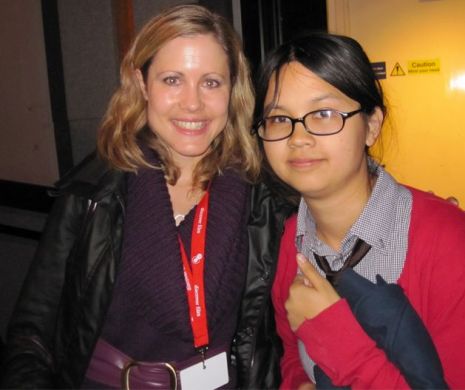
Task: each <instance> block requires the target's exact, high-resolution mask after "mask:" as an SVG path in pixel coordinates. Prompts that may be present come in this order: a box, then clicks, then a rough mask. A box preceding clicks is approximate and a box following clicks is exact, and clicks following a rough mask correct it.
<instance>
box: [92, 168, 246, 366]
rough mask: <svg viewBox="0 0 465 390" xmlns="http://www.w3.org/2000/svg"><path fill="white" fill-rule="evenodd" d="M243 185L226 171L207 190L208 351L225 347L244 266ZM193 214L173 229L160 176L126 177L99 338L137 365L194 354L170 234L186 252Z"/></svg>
mask: <svg viewBox="0 0 465 390" xmlns="http://www.w3.org/2000/svg"><path fill="white" fill-rule="evenodd" d="M248 191H249V186H248V185H247V184H246V183H245V182H244V181H243V180H242V179H240V178H239V177H238V176H237V175H236V174H235V173H233V172H232V171H227V172H225V173H224V174H222V175H220V176H218V177H216V178H215V179H214V180H213V182H212V184H211V192H210V205H209V215H208V225H207V239H206V251H205V259H206V260H205V294H206V307H207V321H208V329H209V336H210V348H216V347H225V348H226V349H229V348H230V345H231V342H232V339H233V336H234V332H235V329H236V325H237V315H238V309H239V303H240V300H241V296H242V289H243V286H244V282H245V274H246V267H247V231H246V222H247V205H248ZM194 214H195V208H194V209H193V210H191V212H190V213H189V214H188V215H187V216H186V219H185V220H184V221H183V222H182V223H181V225H180V226H179V227H178V228H177V227H176V226H175V222H174V219H173V213H172V206H171V201H170V198H169V194H168V189H167V186H166V182H165V179H164V175H163V171H161V170H154V169H140V170H139V172H138V174H129V175H128V194H127V209H126V215H125V224H124V238H123V250H122V259H121V263H120V265H119V273H118V277H117V280H116V284H115V288H114V293H113V298H112V303H111V305H110V308H109V310H108V313H107V316H106V319H105V323H104V326H103V330H102V334H101V337H102V338H103V339H105V340H106V341H107V342H109V343H110V344H112V345H113V346H115V347H116V348H118V349H120V350H121V351H122V352H124V353H125V354H127V355H129V356H131V357H132V358H134V359H136V360H145V361H182V360H185V359H187V358H190V357H192V356H194V355H195V354H196V353H197V352H195V350H194V343H193V336H192V330H191V325H190V321H189V311H188V304H187V295H186V289H185V281H184V277H183V270H182V261H181V255H180V249H179V245H178V241H177V234H178V231H179V234H180V235H181V238H182V240H183V242H184V245H185V248H186V252H187V253H190V241H191V229H192V225H193V218H194Z"/></svg>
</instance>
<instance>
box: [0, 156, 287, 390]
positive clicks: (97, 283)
mask: <svg viewBox="0 0 465 390" xmlns="http://www.w3.org/2000/svg"><path fill="white" fill-rule="evenodd" d="M125 192H126V180H125V175H124V173H121V172H117V171H113V170H109V169H108V168H107V167H106V166H105V165H104V164H103V163H102V162H101V161H99V160H98V159H97V158H95V156H90V157H89V158H87V159H86V160H85V161H83V163H81V164H80V165H79V166H78V167H77V168H76V169H74V170H73V171H72V172H71V173H70V174H68V175H67V176H66V177H65V178H64V179H63V180H61V181H60V182H59V183H58V184H57V191H56V195H57V199H56V201H55V204H54V207H53V209H52V211H51V213H50V216H49V218H48V221H47V224H46V227H45V230H44V232H43V235H42V239H41V242H40V244H39V247H38V250H37V253H36V258H35V260H34V261H33V263H32V265H31V268H30V271H29V273H28V275H27V277H26V281H25V284H24V286H23V289H22V291H21V294H20V296H19V299H18V302H17V305H16V308H15V311H14V313H13V315H12V319H11V322H10V325H9V328H8V334H7V348H6V356H5V360H4V363H3V367H2V370H1V372H2V378H1V384H2V386H3V387H7V388H51V387H55V388H78V387H79V386H80V384H81V382H82V380H83V378H84V375H85V372H86V369H87V366H88V364H89V360H90V358H91V355H92V351H93V348H94V346H95V343H96V341H97V339H98V337H99V334H100V332H101V327H102V323H103V319H104V316H105V314H106V311H107V309H108V307H109V304H110V301H111V296H112V288H113V285H114V281H115V276H116V273H117V270H118V263H119V260H120V251H121V242H122V229H123V220H124V213H125V204H124V198H125ZM251 201H252V202H251V210H250V224H249V243H250V260H249V268H248V276H247V286H246V289H245V292H244V299H243V304H242V308H241V316H240V324H239V328H238V332H237V337H236V339H235V343H234V346H233V350H234V351H235V355H236V364H237V368H238V374H239V378H238V379H239V384H240V385H241V387H242V388H248V389H266V388H268V389H269V388H277V387H278V384H279V362H278V359H279V356H280V354H281V347H280V342H279V340H278V338H277V336H276V333H275V331H274V320H273V314H272V311H271V302H270V296H269V292H270V289H271V284H272V280H273V277H274V272H275V266H276V259H277V254H278V250H279V241H280V236H281V233H282V230H283V223H284V220H285V219H286V217H287V216H288V215H289V213H290V212H291V211H292V207H291V206H289V205H287V204H286V203H285V202H278V201H276V200H274V198H273V197H271V194H270V192H269V191H268V189H267V188H266V187H265V186H264V185H258V186H256V187H254V188H253V191H252V194H251ZM61 302H66V304H61Z"/></svg>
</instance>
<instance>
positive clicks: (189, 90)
mask: <svg viewBox="0 0 465 390" xmlns="http://www.w3.org/2000/svg"><path fill="white" fill-rule="evenodd" d="M180 104H181V107H182V108H183V109H185V110H187V111H197V110H199V109H200V108H201V107H202V105H203V101H202V91H201V89H200V87H199V86H198V85H196V84H189V85H185V87H184V88H183V90H182V92H181V97H180Z"/></svg>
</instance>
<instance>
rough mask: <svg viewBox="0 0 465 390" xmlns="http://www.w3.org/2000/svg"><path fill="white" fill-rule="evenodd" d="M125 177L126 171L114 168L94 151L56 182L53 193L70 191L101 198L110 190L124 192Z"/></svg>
mask: <svg viewBox="0 0 465 390" xmlns="http://www.w3.org/2000/svg"><path fill="white" fill-rule="evenodd" d="M124 178H125V173H124V172H122V171H118V170H115V169H112V168H111V167H110V166H109V165H108V164H107V163H106V162H105V161H103V160H102V159H101V158H99V157H98V155H97V153H96V152H93V153H91V154H89V155H88V156H87V157H86V158H84V159H83V160H82V161H81V162H80V163H79V164H77V165H76V166H75V167H74V168H72V169H71V170H70V171H69V172H67V173H66V174H65V175H64V176H63V177H62V178H61V179H60V180H59V181H58V182H56V183H55V190H54V191H53V192H52V194H53V195H61V194H66V193H68V194H73V195H78V196H82V197H86V198H88V199H93V200H99V199H100V198H102V197H103V196H105V195H106V194H108V193H110V192H123V191H124V189H125V179H124Z"/></svg>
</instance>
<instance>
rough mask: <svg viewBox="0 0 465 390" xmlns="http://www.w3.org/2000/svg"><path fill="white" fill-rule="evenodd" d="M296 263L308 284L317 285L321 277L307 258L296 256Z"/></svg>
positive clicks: (299, 254)
mask: <svg viewBox="0 0 465 390" xmlns="http://www.w3.org/2000/svg"><path fill="white" fill-rule="evenodd" d="M297 263H298V265H299V269H300V270H301V271H302V274H303V276H305V278H306V279H307V280H308V281H309V282H310V284H311V285H314V284H315V283H318V281H320V280H321V279H323V277H322V276H321V275H320V274H319V273H318V271H317V270H316V269H315V267H314V266H313V264H312V263H310V262H309V261H308V260H307V258H306V257H305V256H304V255H303V254H301V253H298V254H297Z"/></svg>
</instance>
